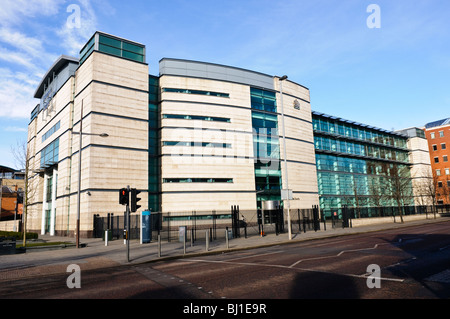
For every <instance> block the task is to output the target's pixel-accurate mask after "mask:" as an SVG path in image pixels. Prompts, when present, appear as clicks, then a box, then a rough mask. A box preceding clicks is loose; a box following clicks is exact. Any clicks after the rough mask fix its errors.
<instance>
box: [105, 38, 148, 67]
mask: <svg viewBox="0 0 450 319" xmlns="http://www.w3.org/2000/svg"><path fill="white" fill-rule="evenodd" d="M98 49H99V51H101V52H105V53H108V54H112V55H115V56H118V57H122V58H126V59H130V60H133V61H137V62H145V50H144V47H143V46H138V45H136V44H133V43H129V42H127V41H122V40H119V39H114V38H111V37H108V36H105V35H102V34H101V35H100V36H99V46H98Z"/></svg>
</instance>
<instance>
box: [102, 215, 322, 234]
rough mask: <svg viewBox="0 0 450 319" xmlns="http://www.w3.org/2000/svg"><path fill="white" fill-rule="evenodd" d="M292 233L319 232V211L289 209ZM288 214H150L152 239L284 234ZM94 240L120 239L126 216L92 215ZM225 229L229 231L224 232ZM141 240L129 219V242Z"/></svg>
mask: <svg viewBox="0 0 450 319" xmlns="http://www.w3.org/2000/svg"><path fill="white" fill-rule="evenodd" d="M290 215H291V229H292V231H293V232H306V231H311V230H313V231H317V230H320V214H319V208H318V207H317V206H316V207H312V208H311V209H295V210H290ZM286 217H287V211H286V210H285V211H283V210H282V209H278V210H273V211H262V210H258V211H241V210H239V206H233V207H231V209H230V211H222V212H218V211H211V212H196V211H192V212H177V213H159V212H157V213H151V215H150V229H151V238H152V239H156V238H157V236H158V235H159V236H160V238H161V240H164V241H168V242H171V241H179V240H180V234H181V233H186V238H187V240H188V241H191V242H196V241H204V240H205V234H206V231H208V234H209V240H210V241H212V240H216V239H224V238H225V234H228V238H240V237H247V236H255V235H266V234H280V233H284V232H286V231H287V226H286V222H287V218H286ZM93 222H94V232H93V233H94V237H95V238H104V236H105V231H106V230H108V233H109V234H110V235H109V236H110V239H123V238H124V229H125V228H126V223H125V214H123V215H120V216H115V215H114V214H107V216H100V215H94V221H93ZM226 230H228V231H226ZM138 238H140V215H139V214H132V215H131V216H130V239H138Z"/></svg>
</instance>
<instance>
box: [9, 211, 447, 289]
mask: <svg viewBox="0 0 450 319" xmlns="http://www.w3.org/2000/svg"><path fill="white" fill-rule="evenodd" d="M448 221H450V218H444V217H441V218H437V219H434V218H429V219H424V220H416V221H407V222H405V223H389V224H377V225H369V226H359V227H353V228H345V229H343V228H336V229H333V228H332V227H331V226H330V225H327V228H326V230H324V229H323V224H322V225H321V230H319V231H317V232H315V231H313V230H309V231H307V232H306V233H304V232H302V233H294V234H293V238H292V240H289V238H288V234H287V233H283V234H279V235H276V234H268V235H266V236H264V237H261V236H258V235H254V236H249V237H247V238H245V237H244V236H243V234H242V235H241V237H240V238H235V239H230V240H229V241H228V246H227V242H226V240H225V236H224V235H225V234H223V236H222V238H221V239H218V240H214V241H212V242H209V248H208V250H207V249H206V241H205V239H204V238H203V239H199V240H198V241H196V242H195V243H194V245H193V246H191V243H190V242H187V243H186V248H184V245H183V243H182V242H178V241H176V242H174V241H171V242H167V241H162V242H161V244H160V247H161V249H160V252H161V253H160V255H159V253H158V252H159V244H158V242H157V240H154V241H153V242H151V243H147V244H140V241H139V240H130V244H129V254H127V245H126V244H124V240H123V239H120V240H113V241H109V242H108V245H107V246H106V245H105V242H104V241H103V240H102V239H101V238H100V239H98V238H81V239H80V243H81V244H82V246H83V247H82V248H76V247H75V246H74V243H75V239H74V238H71V237H55V236H49V235H43V236H40V237H39V238H40V239H41V240H44V241H48V242H69V243H72V245H67V246H66V247H65V248H63V247H58V248H56V249H55V248H53V249H50V248H48V247H47V248H33V249H30V248H29V249H27V251H26V253H22V254H15V255H3V256H0V282H2V281H11V280H19V279H26V278H30V277H35V276H43V275H57V274H63V273H67V272H68V271H67V270H68V266H69V265H73V264H75V265H78V266H79V267H80V269H81V270H89V269H101V268H108V267H117V266H122V265H135V264H141V263H149V262H161V261H167V260H171V259H178V258H185V257H193V256H199V255H207V254H222V253H227V252H231V251H235V250H244V249H252V248H261V247H266V246H274V245H284V244H291V243H298V242H302V241H306V240H316V239H322V238H330V237H340V236H348V235H352V234H360V233H369V232H376V231H381V230H388V229H396V228H403V227H410V226H417V225H421V224H425V223H436V222H448ZM242 233H243V232H242Z"/></svg>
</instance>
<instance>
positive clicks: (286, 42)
mask: <svg viewBox="0 0 450 319" xmlns="http://www.w3.org/2000/svg"><path fill="white" fill-rule="evenodd" d="M0 2H1V10H0V165H6V166H10V167H14V168H17V164H16V162H15V161H14V158H13V156H12V154H11V148H12V147H15V145H17V143H22V142H23V141H26V138H27V126H28V123H29V116H30V112H31V110H32V109H33V108H34V106H35V105H36V104H37V103H38V102H39V101H37V100H35V99H33V93H34V91H35V89H36V86H37V85H38V83H39V81H40V79H41V77H42V76H43V75H44V74H45V72H46V71H47V69H48V68H49V67H50V66H51V65H52V63H53V62H54V60H55V59H56V58H57V57H58V56H59V55H61V54H67V55H72V56H76V57H77V56H78V52H79V50H80V49H81V47H82V46H83V45H84V44H85V43H86V41H87V40H88V39H89V38H90V36H91V35H92V34H93V33H94V32H95V31H97V30H99V31H103V32H107V33H110V34H114V35H117V36H120V37H124V38H127V39H130V40H133V41H136V42H140V43H143V44H145V45H146V46H147V63H148V64H149V67H150V73H151V74H155V75H156V74H158V61H159V60H160V59H161V58H163V57H170V58H182V59H191V60H198V61H206V62H213V63H219V64H225V65H231V66H236V67H241V68H245V69H250V70H255V71H259V72H263V73H267V74H270V75H284V74H287V75H288V76H289V78H290V79H291V80H292V81H295V82H297V83H300V84H302V85H305V86H306V87H308V88H309V89H310V90H311V105H312V108H313V110H315V111H318V112H323V113H327V114H331V115H335V116H339V117H343V118H346V119H350V120H353V121H356V122H361V123H365V124H369V125H372V126H376V127H380V128H384V129H388V130H392V129H395V130H398V129H402V128H407V127H411V126H423V125H424V124H426V123H428V122H431V121H435V120H439V119H442V118H447V117H450V112H449V109H450V2H449V1H448V0H419V1H406V0H396V1H392V0H383V1H381V0H368V1H366V0H341V1H337V0H309V1H304V0H271V1H269V0H239V1H237V0H222V1H218V0H209V1H206V0H165V1H155V0H129V1H118V0H91V1H89V0H0ZM370 4H376V5H378V7H379V8H380V17H381V27H380V28H369V27H368V25H367V19H368V18H369V16H370V15H371V14H372V12H367V8H368V6H369V5H370ZM71 5H76V6H78V7H79V8H80V14H81V16H80V18H81V19H80V24H79V28H78V27H77V28H70V27H68V24H67V21H68V19H70V17H71V15H72V13H73V11H71V10H68V9H70V6H71Z"/></svg>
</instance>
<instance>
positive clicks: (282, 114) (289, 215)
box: [279, 75, 292, 240]
mask: <svg viewBox="0 0 450 319" xmlns="http://www.w3.org/2000/svg"><path fill="white" fill-rule="evenodd" d="M287 79H288V76H287V75H283V76H282V77H281V78H280V79H279V81H280V96H281V119H282V122H283V146H284V147H283V152H284V171H285V174H286V178H285V183H284V184H285V188H284V195H285V199H286V204H287V205H286V206H287V213H288V234H289V240H292V231H291V204H290V202H289V196H290V194H289V180H288V168H287V155H286V125H285V123H284V104H283V81H285V80H287Z"/></svg>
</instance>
